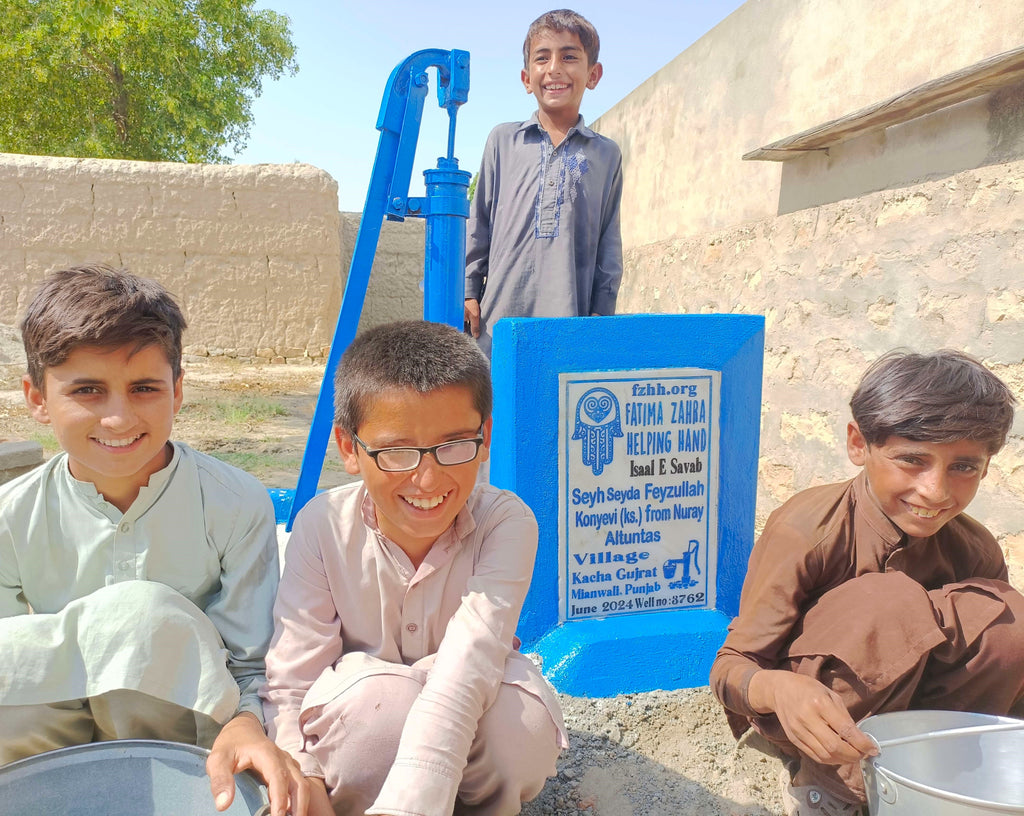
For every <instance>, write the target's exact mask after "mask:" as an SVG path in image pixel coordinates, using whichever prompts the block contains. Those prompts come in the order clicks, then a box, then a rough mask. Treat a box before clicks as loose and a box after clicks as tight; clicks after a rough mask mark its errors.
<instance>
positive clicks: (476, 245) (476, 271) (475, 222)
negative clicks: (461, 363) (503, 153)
mask: <svg viewBox="0 0 1024 816" xmlns="http://www.w3.org/2000/svg"><path fill="white" fill-rule="evenodd" d="M496 167H497V155H496V147H495V141H494V133H493V132H492V133H491V134H490V135H489V136H488V137H487V144H486V145H485V146H484V154H483V158H482V159H481V160H480V172H479V173H478V174H477V180H476V190H475V191H474V193H473V200H472V201H471V202H470V204H469V225H468V228H467V230H466V291H465V298H466V300H467V301H470V300H473V301H476V302H477V303H476V307H477V309H476V319H477V330H476V331H474V332H473V336H474V337H477V336H479V334H480V332H479V316H480V309H479V302H480V297H481V295H482V294H483V289H484V279H485V278H486V277H487V267H488V257H489V254H490V250H491V203H492V201H493V198H494V193H495V182H496V177H495V172H496ZM466 322H467V323H469V322H472V320H471V316H470V315H469V314H468V313H467V315H466Z"/></svg>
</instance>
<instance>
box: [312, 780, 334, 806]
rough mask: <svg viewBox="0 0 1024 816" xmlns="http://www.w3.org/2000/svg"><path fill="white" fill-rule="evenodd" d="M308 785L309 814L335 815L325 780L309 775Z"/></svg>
mask: <svg viewBox="0 0 1024 816" xmlns="http://www.w3.org/2000/svg"><path fill="white" fill-rule="evenodd" d="M306 787H307V789H308V791H309V811H308V814H309V816H334V807H333V806H332V805H331V799H330V797H329V796H328V795H327V786H326V785H325V784H324V780H322V779H320V778H319V777H316V776H307V777H306Z"/></svg>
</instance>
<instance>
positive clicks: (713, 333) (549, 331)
mask: <svg viewBox="0 0 1024 816" xmlns="http://www.w3.org/2000/svg"><path fill="white" fill-rule="evenodd" d="M763 353H764V318H763V317H761V316H759V315H628V316H627V315H622V316H616V317H598V318H595V317H580V318H513V319H505V320H501V321H499V322H498V323H497V324H496V325H495V327H494V345H493V348H492V376H493V379H494V430H493V434H492V438H491V471H490V480H491V483H492V484H494V485H496V486H499V487H505V488H508V489H510V490H513V491H514V492H516V493H517V494H518V495H519V496H520V497H521V498H522V499H523V500H524V501H526V503H527V504H528V505H529V506H530V507H531V508H532V509H533V511H534V513H535V514H536V516H537V522H538V525H539V528H540V546H539V548H538V552H537V560H536V563H535V566H534V572H533V580H532V583H531V586H530V592H529V594H528V595H527V598H526V603H525V605H524V606H523V612H522V615H521V616H520V620H519V628H518V629H517V634H518V635H519V637H520V638H521V639H522V641H523V648H524V650H525V649H530V650H534V651H536V652H537V653H538V654H540V656H541V658H542V660H543V665H544V671H545V674H546V675H547V676H548V677H549V679H550V680H551V681H552V682H553V683H554V685H555V687H556V688H557V689H558V690H559V691H562V692H565V693H569V694H576V695H589V696H604V695H612V694H619V693H626V692H637V691H649V690H653V689H659V688H683V687H692V686H700V685H705V684H706V683H707V682H708V671H709V669H710V666H711V661H712V660H713V659H714V654H715V652H716V651H717V649H718V647H719V646H720V645H721V643H722V641H723V640H724V638H725V634H726V626H727V625H728V622H729V620H730V619H731V618H732V617H734V616H735V615H736V613H737V611H738V608H739V596H740V590H741V588H742V586H743V578H744V575H745V573H746V565H747V560H748V558H749V555H750V550H751V548H752V547H753V541H754V505H755V501H756V489H757V456H758V441H759V433H760V414H761V375H762V366H763ZM682 367H693V368H701V369H709V370H712V371H719V372H721V392H720V396H721V406H722V407H721V413H720V415H719V421H720V426H719V427H720V438H721V440H722V444H721V445H720V448H719V474H720V477H719V489H718V500H719V504H718V536H717V540H718V559H717V564H716V566H717V573H716V574H717V580H716V608H715V609H693V610H684V611H680V610H673V611H666V612H646V613H643V614H638V615H625V616H623V617H609V618H604V619H599V620H571V621H567V622H562V621H561V620H560V618H559V614H560V613H559V544H558V529H559V505H558V499H559V472H558V470H559V464H558V449H559V437H558V433H559V424H560V423H559V381H558V378H559V374H560V373H561V372H574V371H576V372H593V371H618V372H628V371H630V370H641V369H660V368H665V369H675V368H682ZM686 549H687V548H686V546H685V542H682V544H681V547H680V553H683V552H685V551H686ZM681 572H682V569H681V565H680V573H681Z"/></svg>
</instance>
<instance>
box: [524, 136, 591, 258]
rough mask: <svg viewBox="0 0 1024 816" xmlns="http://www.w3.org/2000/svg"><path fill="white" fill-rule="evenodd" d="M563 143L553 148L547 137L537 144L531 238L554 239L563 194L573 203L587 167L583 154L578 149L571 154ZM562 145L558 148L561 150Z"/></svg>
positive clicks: (556, 235)
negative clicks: (537, 168) (535, 188)
mask: <svg viewBox="0 0 1024 816" xmlns="http://www.w3.org/2000/svg"><path fill="white" fill-rule="evenodd" d="M566 142H568V137H566V139H565V141H563V142H562V144H561V145H559V146H558V147H553V146H552V144H551V140H550V139H544V140H543V141H542V142H541V143H540V147H541V151H540V173H539V179H538V181H539V185H540V189H539V190H538V191H537V208H536V211H535V215H534V230H533V236H534V238H557V237H558V227H559V222H560V221H561V216H562V204H564V203H565V196H566V193H568V195H569V201H570V202H571V203H575V202H576V196H577V187H578V186H579V184H580V183H581V182H582V180H583V176H584V175H586V173H587V172H588V171H589V169H590V165H589V163H588V162H587V157H586V154H585V153H584V152H583V150H581V149H578V150H576V152H575V153H572V154H570V153H569V152H568V150H567V145H566ZM560 148H561V149H560Z"/></svg>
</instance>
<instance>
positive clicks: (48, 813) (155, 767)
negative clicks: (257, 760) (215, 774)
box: [0, 740, 270, 816]
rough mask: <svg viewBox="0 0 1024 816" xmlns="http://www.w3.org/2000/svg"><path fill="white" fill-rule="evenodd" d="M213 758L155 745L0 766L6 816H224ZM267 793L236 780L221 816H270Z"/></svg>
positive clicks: (78, 751) (64, 752)
mask: <svg viewBox="0 0 1024 816" xmlns="http://www.w3.org/2000/svg"><path fill="white" fill-rule="evenodd" d="M208 754H209V752H208V751H205V750H203V749H202V748H197V747H195V746H194V745H181V744H179V743H176V742H159V741H154V740H115V741H113V742H94V743H90V744H89V745H76V746H74V747H72V748H61V749H59V750H57V751H49V752H47V753H45V754H38V755H36V756H32V757H28V758H27V759H21V760H18V761H17V762H12V763H10V764H9V765H4V766H3V767H0V816H56V814H60V816H218V814H217V810H216V809H215V808H214V806H213V796H212V794H211V793H210V783H209V780H208V778H207V776H206V757H207V755H208ZM266 802H267V798H266V796H265V794H264V790H263V788H262V787H261V786H260V784H259V783H258V782H257V781H256V778H255V777H253V776H250V775H249V774H247V773H243V774H238V775H236V776H235V800H234V802H232V803H231V807H229V808H228V809H227V810H225V811H221V814H220V816H223V814H230V815H231V816H243V814H266V813H269V812H270V807H269V805H267V804H266Z"/></svg>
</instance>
